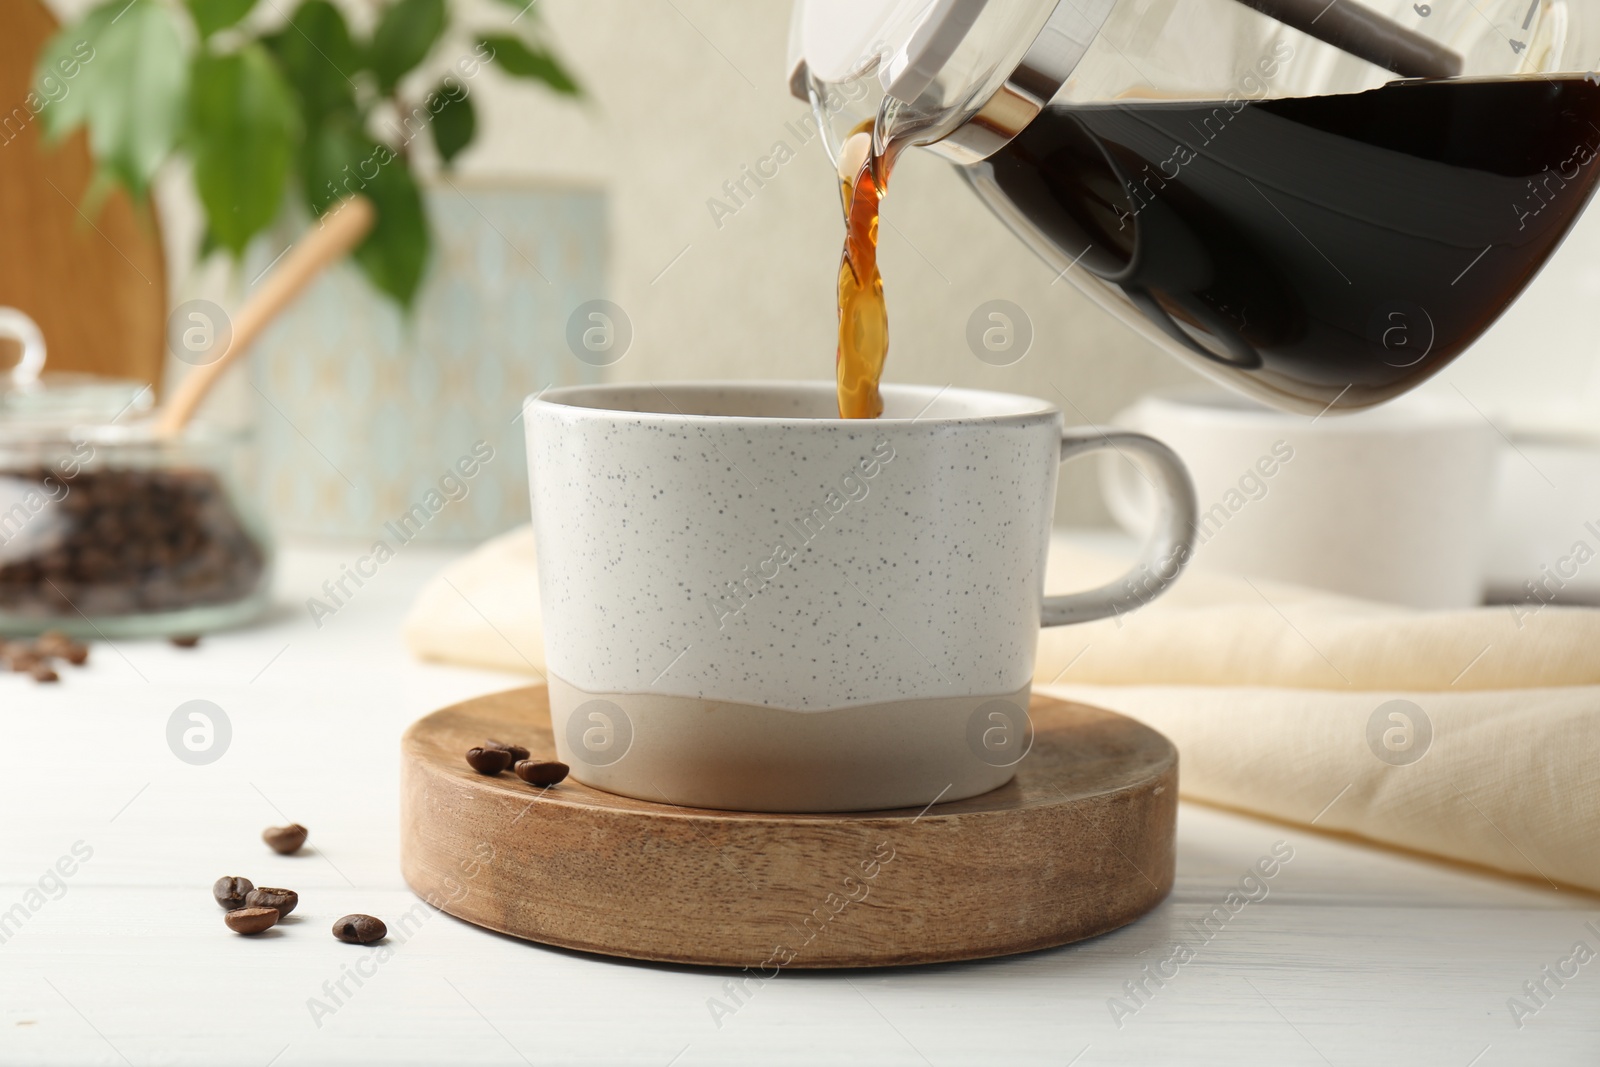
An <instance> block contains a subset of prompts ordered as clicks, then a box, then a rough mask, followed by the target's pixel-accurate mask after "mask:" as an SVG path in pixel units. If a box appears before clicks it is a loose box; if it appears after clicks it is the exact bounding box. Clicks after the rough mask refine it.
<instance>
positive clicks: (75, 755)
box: [0, 547, 1600, 1067]
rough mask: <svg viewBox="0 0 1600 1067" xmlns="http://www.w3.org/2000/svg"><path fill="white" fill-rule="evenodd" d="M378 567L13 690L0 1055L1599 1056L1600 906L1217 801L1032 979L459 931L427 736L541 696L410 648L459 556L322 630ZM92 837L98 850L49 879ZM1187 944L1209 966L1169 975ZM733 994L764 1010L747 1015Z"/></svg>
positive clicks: (397, 577) (763, 1058)
mask: <svg viewBox="0 0 1600 1067" xmlns="http://www.w3.org/2000/svg"><path fill="white" fill-rule="evenodd" d="M350 555H351V554H350V553H339V552H331V551H316V552H313V551H308V550H302V551H293V552H289V553H286V555H285V558H284V560H283V567H282V573H281V574H280V580H279V589H280V599H281V600H282V602H283V606H282V607H281V608H280V609H279V610H278V611H277V612H276V613H275V614H274V616H273V617H272V618H271V619H270V620H269V621H268V622H267V623H265V624H263V625H261V626H259V627H257V628H254V629H251V630H249V631H244V632H239V633H236V634H229V635H221V636H217V637H212V638H208V639H206V641H205V642H204V643H203V645H202V646H201V647H200V648H199V649H196V650H194V651H182V650H179V649H176V648H172V647H169V646H168V645H166V644H164V643H159V642H120V641H119V642H117V643H116V644H115V646H114V647H113V646H110V645H107V644H105V643H101V644H97V645H96V646H95V648H94V653H93V659H92V663H91V665H90V667H88V668H87V669H85V670H81V671H68V672H67V673H66V674H65V675H64V677H63V680H62V682H61V684H59V685H57V686H39V685H34V684H33V683H31V682H30V681H29V680H28V679H26V678H25V677H22V676H3V677H0V917H4V916H6V915H9V916H10V919H9V920H5V921H4V922H3V923H0V926H3V931H0V936H3V937H4V943H3V944H0V1062H3V1063H7V1064H30V1065H32V1064H178V1063H181V1064H205V1065H219V1064H246V1065H251V1067H267V1065H269V1064H273V1065H278V1067H293V1065H297V1064H318V1063H336V1062H337V1063H344V1062H350V1063H355V1062H360V1063H373V1064H402V1063H419V1064H439V1063H474V1064H517V1063H524V1062H525V1063H531V1064H540V1065H543V1064H547V1063H577V1062H584V1063H628V1064H641V1065H645V1067H667V1065H669V1064H678V1065H683V1067H688V1065H692V1064H702V1063H725V1064H751V1063H768V1062H771V1063H789V1064H805V1065H808V1067H809V1065H814V1064H819V1063H856V1062H860V1063H871V1064H874V1065H876V1067H889V1065H894V1064H911V1065H919V1064H935V1065H940V1067H943V1065H946V1064H950V1065H956V1064H971V1063H980V1062H1005V1063H1028V1064H1032V1063H1038V1064H1054V1065H1066V1064H1079V1065H1083V1067H1090V1065H1095V1064H1112V1063H1116V1064H1140V1065H1148V1064H1164V1063H1174V1064H1227V1065H1229V1067H1236V1065H1238V1064H1240V1063H1251V1064H1274V1065H1277V1064H1288V1065H1294V1064H1337V1065H1345V1064H1351V1065H1360V1067H1372V1065H1375V1064H1404V1065H1407V1067H1411V1065H1420V1064H1438V1065H1442V1067H1468V1065H1483V1067H1487V1065H1491V1064H1590V1065H1592V1064H1600V959H1597V960H1595V961H1591V962H1588V963H1586V964H1584V965H1582V966H1580V967H1579V969H1578V973H1577V975H1576V976H1575V977H1572V978H1568V979H1565V980H1564V985H1563V986H1562V987H1560V988H1557V987H1556V986H1555V985H1554V983H1551V982H1549V981H1548V980H1547V979H1545V977H1544V974H1543V973H1542V971H1541V969H1542V968H1543V967H1545V966H1547V965H1549V966H1551V967H1555V966H1557V964H1558V961H1560V960H1562V959H1564V958H1566V957H1569V956H1570V955H1571V953H1572V950H1573V946H1574V944H1575V943H1576V942H1579V941H1583V942H1586V944H1587V945H1588V947H1589V948H1590V949H1593V950H1594V951H1595V952H1597V953H1600V933H1597V931H1600V899H1597V898H1594V897H1580V896H1578V895H1576V894H1572V893H1557V892H1554V891H1551V890H1549V889H1540V888H1537V887H1534V886H1529V885H1524V884H1520V883H1514V882H1510V881H1505V880H1499V879H1495V878H1491V877H1487V876H1480V875H1475V874H1472V873H1467V872H1464V871H1460V870H1456V869H1451V868H1447V867H1443V866H1440V865H1437V864H1434V863H1431V862H1428V861H1424V860H1420V859H1413V858H1408V857H1404V856H1399V855H1396V854H1393V853H1385V852H1379V851H1375V850H1371V849H1367V848H1364V847H1361V846H1358V845H1355V844H1351V843H1347V842H1344V841H1340V840H1337V839H1333V838H1329V837H1324V836H1321V835H1318V834H1315V833H1310V832H1306V831H1302V830H1300V829H1296V828H1290V827H1285V826H1279V825H1274V824H1272V823H1268V822H1264V821H1257V820H1254V819H1249V818H1244V817H1240V816H1236V815H1231V814H1226V813H1222V812H1218V811H1214V810H1208V809H1205V808H1202V807H1197V806H1194V805H1187V806H1185V807H1184V808H1183V810H1182V813H1181V816H1180V820H1181V821H1180V836H1179V856H1178V881H1177V888H1176V889H1175V890H1174V891H1173V893H1172V895H1171V897H1170V898H1169V899H1168V901H1167V902H1166V903H1165V904H1163V905H1162V906H1161V907H1160V908H1159V909H1158V910H1157V911H1156V912H1155V913H1154V914H1152V915H1150V916H1149V917H1147V918H1145V919H1144V920H1142V921H1140V922H1138V923H1135V924H1134V925H1132V926H1130V927H1127V928H1125V929H1123V930H1121V931H1118V932H1116V933H1113V934H1110V935H1108V936H1106V937H1102V938H1099V939H1097V940H1094V941H1090V942H1087V943H1084V944H1080V945H1076V946H1068V947H1066V948H1061V949H1056V950H1051V951H1045V952H1039V953H1034V954H1032V955H1028V956H1022V957H1017V958H1013V959H1004V960H991V961H984V962H978V963H970V964H958V965H945V966H936V967H926V968H919V969H909V970H899V971H883V972H876V971H855V972H845V973H839V972H834V973H815V972H811V973H808V972H790V973H785V974H782V975H781V976H779V977H778V978H777V979H775V980H773V981H770V982H768V983H767V984H765V985H764V986H760V987H751V988H750V991H749V992H748V994H747V995H742V996H741V997H740V999H739V1000H734V999H732V995H731V994H730V993H729V982H730V979H731V978H732V977H733V974H732V972H707V971H702V970H696V969H693V968H686V967H673V966H656V965H647V964H635V963H629V962H622V961H616V960H610V959H603V958H598V957H591V956H585V955H580V954H577V953H572V952H565V951H559V950H553V949H547V948H543V947H540V946H536V945H531V944H525V943H522V942H519V941H514V940H512V939H509V938H505V937H501V936H498V935H495V934H491V933H487V932H485V931H482V930H479V929H476V928H474V927H471V926H468V925H466V924H465V923H462V922H459V921H457V920H455V919H453V918H451V917H449V916H447V915H443V914H439V913H434V912H430V911H428V910H426V907H425V906H424V905H421V904H420V902H419V901H418V900H417V898H416V897H414V896H413V895H412V894H411V893H410V892H409V891H408V890H407V888H406V886H405V884H404V882H403V881H402V880H401V878H400V874H399V869H398V866H399V865H398V860H397V849H398V845H397V842H398V836H399V835H398V825H397V822H398V817H397V811H396V779H397V749H398V738H399V735H400V733H401V731H402V730H403V729H404V727H405V726H406V724H408V723H409V722H411V721H412V720H413V719H415V718H417V717H418V716H420V715H422V714H424V713H426V712H427V711H430V710H432V709H433V708H436V707H438V706H441V705H443V704H446V703H450V702H453V701H455V700H459V699H462V698H465V697H468V696H471V695H475V694H478V693H483V692H489V691H492V690H495V689H499V688H506V687H509V686H512V685H516V684H522V683H523V682H524V681H525V680H524V679H522V678H516V677H511V676H506V675H497V674H493V673H489V672H479V671H469V670H457V669H450V668H443V667H435V666H428V665H423V664H418V663H415V662H412V661H411V660H410V659H409V658H408V657H407V655H406V654H405V653H404V651H403V650H402V648H401V646H400V642H399V640H398V627H399V621H400V617H401V615H402V614H403V612H404V610H405V608H406V607H407V605H408V604H409V603H410V601H411V598H412V596H413V594H414V593H415V591H416V590H417V589H418V588H419V587H420V585H421V583H422V582H423V581H424V580H425V579H426V578H427V576H428V575H430V574H431V573H433V572H434V571H435V570H436V569H437V568H438V566H439V565H440V564H441V563H442V562H444V560H445V559H447V558H448V556H447V555H445V554H442V553H439V552H437V551H430V550H425V549H422V548H418V547H410V548H407V549H404V550H402V552H401V553H400V555H399V556H398V557H397V558H396V559H394V560H393V561H391V562H389V563H387V564H385V565H384V568H383V569H382V570H381V571H380V573H379V576H378V577H377V578H376V579H373V580H371V581H369V582H368V583H367V584H366V586H365V587H364V588H362V589H361V590H360V592H359V593H358V595H357V596H356V597H355V599H354V600H352V601H351V602H350V603H349V604H348V605H347V606H346V607H344V608H343V609H341V610H340V611H339V612H338V614H337V615H335V616H334V617H333V618H331V619H326V620H324V625H323V626H322V628H321V629H317V628H316V627H315V626H314V625H313V624H312V622H311V621H310V618H309V616H308V615H307V614H306V612H305V610H304V607H303V605H304V601H305V598H306V597H307V596H309V595H311V594H312V593H313V592H314V591H315V590H316V589H317V588H318V587H319V586H320V585H321V583H322V582H323V580H324V579H326V578H330V577H336V576H337V574H338V569H339V564H340V563H345V562H348V561H349V557H350ZM196 699H202V700H209V701H212V702H214V703H215V704H217V705H218V706H219V707H221V708H222V709H223V710H224V711H225V712H226V714H227V716H228V718H229V720H230V723H231V725H232V731H233V736H232V740H231V743H230V746H229V748H228V750H227V752H226V755H224V756H223V757H222V758H221V759H219V760H218V761H216V762H215V763H212V764H209V765H205V766H191V765H189V764H187V763H185V762H182V761H180V760H179V759H178V758H177V757H176V756H174V754H173V752H172V751H171V750H170V749H169V747H168V743H167V724H168V719H169V717H170V716H171V715H172V713H173V711H174V710H175V709H176V708H177V707H178V706H179V705H180V704H182V703H184V702H186V701H189V700H196ZM291 820H293V821H299V822H302V823H304V824H306V825H307V826H308V827H310V828H311V841H310V846H308V849H307V851H306V853H305V854H302V855H299V856H292V857H281V856H277V855H275V854H272V853H270V852H269V851H267V849H266V848H265V847H264V846H263V845H262V844H261V842H260V840H259V837H258V835H259V833H260V831H261V829H262V828H263V827H265V826H268V825H276V824H281V823H284V822H288V821H291ZM1279 841H1287V842H1288V843H1289V844H1290V846H1291V847H1292V848H1293V849H1294V858H1293V860H1292V861H1291V862H1289V863H1288V864H1287V865H1286V866H1284V867H1283V869H1282V870H1281V871H1280V872H1279V873H1278V874H1277V876H1276V877H1274V878H1273V879H1272V880H1271V882H1270V883H1269V885H1268V889H1269V892H1268V895H1267V896H1266V897H1265V898H1264V899H1261V900H1259V901H1257V902H1254V903H1251V904H1249V905H1247V906H1245V907H1244V908H1243V909H1242V910H1240V911H1239V912H1238V913H1237V914H1236V915H1233V916H1232V917H1231V918H1230V920H1229V921H1228V922H1227V923H1226V925H1225V926H1223V928H1221V929H1220V930H1219V931H1218V932H1216V933H1215V934H1214V936H1212V937H1211V938H1210V939H1209V940H1199V939H1196V938H1194V936H1193V935H1192V934H1188V933H1186V931H1187V930H1188V923H1189V922H1191V921H1192V920H1197V919H1198V918H1199V917H1200V916H1201V915H1203V914H1205V913H1207V912H1210V911H1211V910H1212V909H1213V908H1214V907H1216V906H1217V905H1219V904H1221V903H1222V902H1223V900H1224V899H1225V898H1226V896H1227V894H1228V893H1229V891H1230V889H1232V888H1233V887H1234V886H1235V884H1236V883H1237V882H1238V880H1239V879H1240V878H1241V876H1243V875H1244V874H1245V872H1246V870H1247V869H1248V868H1249V867H1251V866H1252V865H1253V864H1255V862H1256V861H1257V859H1259V858H1260V857H1262V856H1263V855H1265V854H1266V853H1268V852H1269V850H1271V849H1272V847H1273V845H1274V843H1276V842H1279ZM75 847H76V849H77V851H78V854H79V855H80V856H81V855H83V854H84V853H86V852H88V853H89V858H88V859H87V860H84V861H82V862H78V861H77V860H76V859H69V861H68V862H66V863H63V864H62V867H63V869H71V870H73V873H72V875H71V876H70V877H67V878H61V879H59V881H58V880H57V879H56V878H55V877H53V876H49V875H48V872H50V871H52V870H54V869H55V868H56V865H57V863H58V861H60V860H62V858H63V857H69V858H70V857H73V853H74V848H75ZM224 874H237V875H244V876H246V877H249V878H251V879H253V880H254V881H255V882H256V883H257V884H258V885H281V886H288V887H291V888H294V889H297V890H298V891H299V892H300V894H301V904H300V909H299V911H298V912H297V913H296V915H295V916H293V917H291V919H290V921H289V922H287V923H286V924H284V925H283V926H281V927H280V928H279V929H278V930H276V931H275V932H273V933H270V934H268V935H267V936H265V937H262V938H257V939H246V938H241V937H238V936H235V935H233V934H231V933H229V932H228V931H227V930H226V929H225V928H224V927H223V925H222V921H221V917H220V914H219V910H218V908H217V907H216V905H215V904H214V903H213V902H212V901H211V899H210V886H211V883H212V881H213V880H215V879H216V878H217V877H218V876H220V875H224ZM41 879H43V881H44V886H43V889H44V891H43V892H39V893H37V894H34V895H30V890H38V889H40V883H41ZM19 904H20V905H22V911H21V912H18V911H17V910H16V907H17V905H19ZM35 904H37V905H38V906H37V907H36V908H35V907H33V905H35ZM414 908H420V909H422V910H420V911H418V912H415V913H413V914H414V915H415V916H416V918H414V919H413V921H412V924H411V926H410V929H409V935H408V936H405V937H400V936H395V937H392V938H391V940H390V942H389V943H388V944H389V949H390V951H389V952H388V953H387V954H384V955H383V956H381V957H380V956H379V955H377V954H375V953H374V952H373V950H371V949H364V948H359V947H355V946H351V945H345V944H341V943H339V942H337V941H335V940H334V939H333V938H332V937H331V936H330V935H329V933H328V927H329V925H330V923H331V922H332V920H333V919H334V918H335V917H337V916H339V915H342V914H344V913H347V912H352V911H365V912H370V913H372V914H375V915H378V916H380V917H382V918H385V919H386V920H388V921H389V923H390V926H391V930H393V929H395V928H396V926H397V924H398V920H399V918H400V917H401V916H403V915H405V914H407V913H408V912H410V911H411V909H414ZM296 920H298V921H296ZM1591 922H1592V923H1594V924H1595V925H1594V927H1586V925H1585V924H1586V923H1591ZM1185 937H1187V938H1188V939H1189V941H1190V943H1191V944H1192V945H1193V946H1194V954H1193V958H1192V959H1190V960H1189V962H1187V963H1185V964H1183V965H1182V966H1178V967H1173V966H1171V965H1163V963H1162V961H1163V960H1165V959H1167V958H1168V957H1170V956H1171V955H1172V946H1173V943H1174V941H1175V940H1176V939H1179V938H1185ZM1147 964H1148V965H1151V966H1152V967H1153V968H1156V969H1157V970H1158V971H1162V970H1164V971H1165V972H1166V973H1168V974H1171V973H1172V972H1173V971H1174V970H1175V971H1176V974H1175V976H1173V977H1170V978H1168V979H1167V980H1166V981H1165V983H1164V984H1163V985H1160V986H1157V985H1155V984H1154V983H1153V982H1147V983H1146V989H1148V990H1150V992H1149V994H1148V995H1146V996H1144V997H1143V1003H1142V1004H1141V1003H1138V1002H1137V1001H1134V1000H1132V999H1131V998H1130V997H1129V996H1128V994H1127V992H1126V991H1125V988H1124V986H1125V983H1128V982H1133V981H1137V980H1139V979H1141V978H1142V977H1143V973H1144V972H1143V970H1142V968H1144V967H1145V965H1147ZM1569 969H1570V966H1569ZM1541 980H1544V981H1546V984H1547V987H1548V988H1549V989H1550V990H1551V991H1552V993H1553V995H1551V996H1549V997H1548V998H1544V999H1545V1003H1544V1005H1543V1006H1542V1007H1540V1009H1539V1010H1538V1012H1537V1013H1536V1014H1534V1015H1531V1016H1529V1017H1527V1018H1524V1019H1522V1020H1521V1023H1522V1025H1521V1026H1520V1027H1519V1026H1518V1025H1517V1021H1516V1020H1513V1018H1512V1016H1511V1014H1510V1012H1509V1011H1508V1007H1507V1001H1508V998H1511V997H1513V996H1516V995H1519V994H1522V993H1523V984H1524V983H1525V982H1528V981H1541ZM341 982H342V985H343V990H342V991H341V989H340V984H341ZM713 998H716V999H717V1000H720V1001H721V1002H722V1004H723V1005H724V1006H726V1007H733V1008H735V1009H736V1010H734V1011H733V1013H732V1014H731V1015H725V1016H724V1017H723V1018H721V1020H720V1023H721V1025H720V1026H719V1025H718V1022H717V1021H716V1020H715V1019H714V1017H713V1013H712V1011H711V1007H710V1006H709V1005H710V1002H711V1001H712V999H713ZM1111 998H1121V1000H1122V1004H1123V1009H1122V1010H1121V1011H1120V1012H1117V1013H1116V1014H1115V1015H1114V1013H1113V1011H1112V1008H1111V1006H1110V1001H1111ZM1530 1003H1531V1002H1530ZM319 1004H320V1006H319ZM1133 1008H1136V1009H1137V1010H1130V1009H1133ZM1118 1016H1120V1017H1118ZM1119 1023H1120V1025H1119Z"/></svg>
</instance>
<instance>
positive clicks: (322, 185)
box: [300, 121, 394, 216]
mask: <svg viewBox="0 0 1600 1067" xmlns="http://www.w3.org/2000/svg"><path fill="white" fill-rule="evenodd" d="M393 154H394V153H393V152H392V151H390V149H389V148H388V147H387V146H379V145H376V144H374V143H373V142H372V141H371V140H370V139H368V138H366V137H363V136H361V135H360V134H358V133H357V131H356V127H355V124H354V123H352V122H341V121H333V122H329V123H327V124H326V125H323V126H319V127H317V128H316V129H314V130H312V131H310V132H309V133H308V134H307V135H306V139H305V143H304V144H303V145H301V148H300V180H301V184H302V190H301V191H302V194H303V195H304V197H305V203H306V206H307V207H309V208H310V209H311V213H312V214H313V215H317V216H320V215H321V214H322V213H323V212H324V211H327V210H328V208H329V206H330V205H332V204H333V203H334V202H335V201H338V200H342V199H344V198H345V197H347V196H353V195H355V194H356V193H360V192H362V191H364V190H365V189H366V186H367V182H368V181H369V180H371V178H372V177H375V176H376V174H377V170H376V168H377V167H379V166H382V165H384V163H383V161H384V160H386V159H389V158H391V157H392V156H393ZM364 175H365V176H364Z"/></svg>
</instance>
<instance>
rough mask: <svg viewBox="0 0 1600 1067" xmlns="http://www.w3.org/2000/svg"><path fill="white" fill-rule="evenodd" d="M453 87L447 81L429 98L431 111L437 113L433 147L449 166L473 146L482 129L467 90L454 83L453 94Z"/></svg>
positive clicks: (434, 124)
mask: <svg viewBox="0 0 1600 1067" xmlns="http://www.w3.org/2000/svg"><path fill="white" fill-rule="evenodd" d="M451 84H452V82H450V81H446V82H445V83H444V84H441V85H440V86H439V88H437V89H435V90H434V91H433V92H431V93H429V94H428V110H429V111H431V112H433V123H432V128H433V147H435V148H437V149H438V150H439V158H440V159H442V160H443V161H444V163H445V165H446V166H449V164H450V163H451V161H452V160H454V159H455V158H456V156H458V155H460V154H461V150H462V149H464V148H466V147H467V145H469V144H471V143H472V136H473V134H474V133H476V132H477V129H478V117H477V115H476V114H475V113H474V111H473V109H472V98H471V97H470V96H468V95H467V89H466V86H464V85H462V84H461V83H460V82H454V86H455V88H454V89H453V90H452V89H451V88H450V86H451Z"/></svg>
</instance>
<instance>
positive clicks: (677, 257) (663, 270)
mask: <svg viewBox="0 0 1600 1067" xmlns="http://www.w3.org/2000/svg"><path fill="white" fill-rule="evenodd" d="M693 247H694V242H693V241H690V242H689V243H688V244H686V245H684V246H683V251H682V252H679V253H678V254H677V255H675V256H673V257H672V262H671V263H668V264H667V265H666V266H665V267H662V268H661V270H660V271H659V272H657V274H656V276H655V277H654V278H651V279H650V284H651V285H654V284H655V283H656V282H659V281H660V280H661V275H663V274H665V273H667V271H669V270H671V269H672V268H673V266H674V265H676V264H677V262H678V260H680V259H682V258H683V257H684V256H685V255H687V254H688V252H689V249H691V248H693Z"/></svg>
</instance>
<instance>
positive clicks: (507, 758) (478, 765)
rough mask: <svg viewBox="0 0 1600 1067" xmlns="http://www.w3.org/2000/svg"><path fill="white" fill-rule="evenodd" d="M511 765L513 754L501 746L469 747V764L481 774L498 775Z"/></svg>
mask: <svg viewBox="0 0 1600 1067" xmlns="http://www.w3.org/2000/svg"><path fill="white" fill-rule="evenodd" d="M510 765H511V754H510V753H509V752H506V751H505V750H504V749H499V748H476V747H474V748H469V749H467V766H469V767H471V768H472V769H473V770H475V771H477V772H478V773H479V774H487V775H496V774H499V773H500V772H501V771H503V770H505V769H506V768H507V767H509V766H510Z"/></svg>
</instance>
